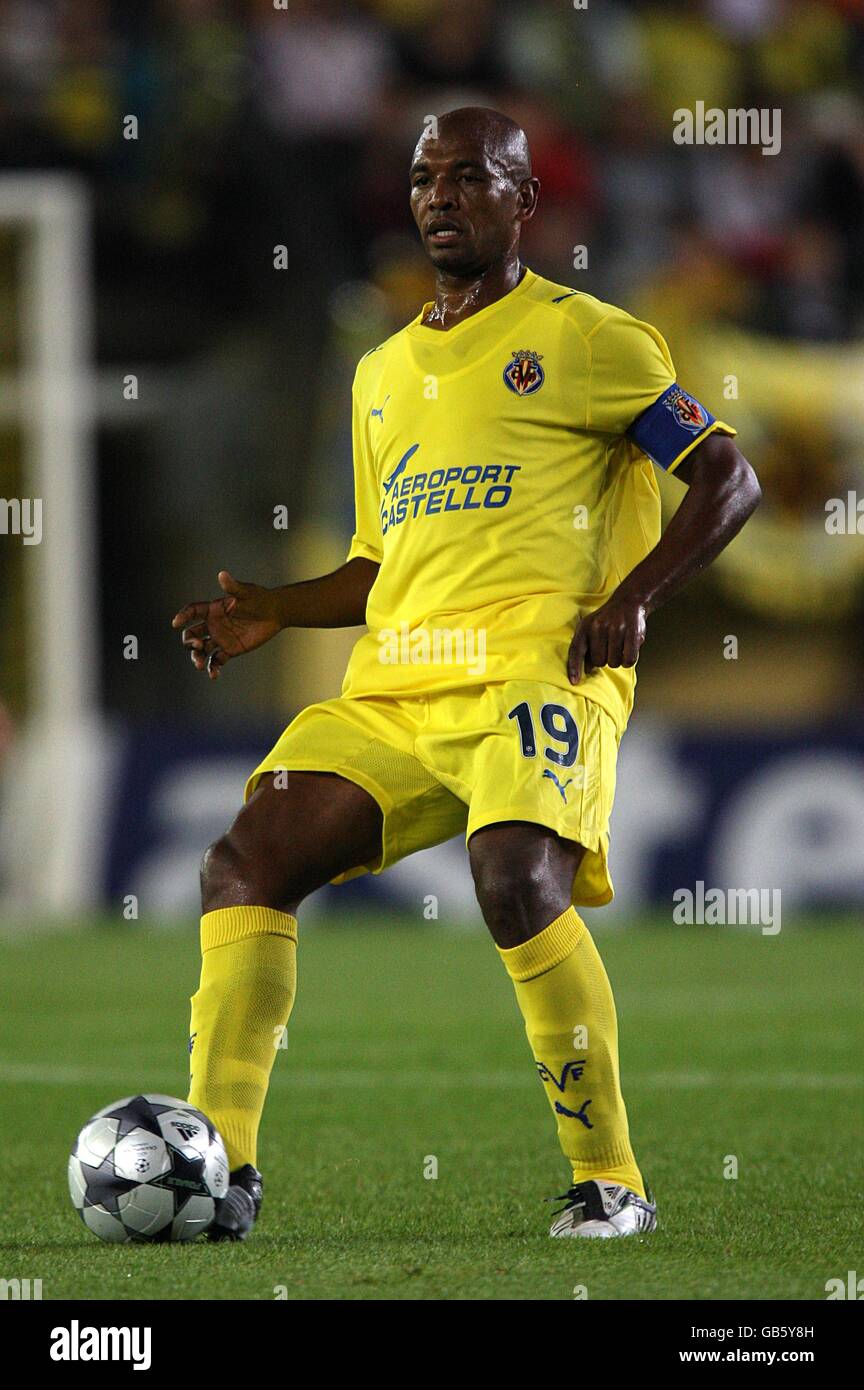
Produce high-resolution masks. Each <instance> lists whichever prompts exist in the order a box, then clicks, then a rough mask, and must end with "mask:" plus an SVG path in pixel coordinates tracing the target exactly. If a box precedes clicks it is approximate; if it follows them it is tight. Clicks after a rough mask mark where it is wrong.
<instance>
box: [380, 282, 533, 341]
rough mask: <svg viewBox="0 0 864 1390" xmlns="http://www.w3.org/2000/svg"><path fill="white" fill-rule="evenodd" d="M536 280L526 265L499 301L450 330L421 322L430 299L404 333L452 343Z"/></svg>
mask: <svg viewBox="0 0 864 1390" xmlns="http://www.w3.org/2000/svg"><path fill="white" fill-rule="evenodd" d="M536 279H537V276H536V275H535V273H534V271H533V270H529V269H528V267H527V265H526V266H525V273H524V275H523V276H522V279H521V280H520V281H519V284H518V285H515V286H514V287H513V289H512V290H509V291H508V292H507V294H502V296H501V298H500V299H495V300H493V302H492V303H491V304H486V305H485V306H484V307H483V308H482V309H478V310H477V312H476V314H469V315H468V317H467V319H462V321H461V322H460V323H455V324H454V325H453V327H452V328H430V327H429V325H428V324H427V323H424V322H423V319H424V318H425V316H426V314H427V313H428V312H429V310H430V309H431V308H432V305H433V304H434V303H435V301H434V299H430V300H429V301H428V303H426V304H424V305H423V308H422V309H421V310H420V313H419V314H418V315H417V317H416V319H412V320H411V322H410V323H409V324H406V331H407V332H409V333H413V334H416V335H417V336H418V337H420V338H422V339H423V340H424V342H435V343H452V341H453V339H454V337H458V335H459V334H460V333H461V332H462V331H463V329H466V328H470V326H471V325H472V324H475V323H478V322H480V321H481V320H484V319H487V318H491V316H492V315H493V314H496V313H497V312H498V310H499V309H503V308H504V307H505V305H507V304H512V303H513V300H514V299H518V298H519V296H520V295H521V294H524V293H525V291H526V290H527V289H529V288H530V286H531V285H533V283H534V281H535V280H536Z"/></svg>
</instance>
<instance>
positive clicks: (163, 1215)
mask: <svg viewBox="0 0 864 1390" xmlns="http://www.w3.org/2000/svg"><path fill="white" fill-rule="evenodd" d="M227 1191H228V1159H227V1157H226V1155H225V1145H224V1144H223V1143H222V1138H221V1136H220V1135H219V1133H218V1131H217V1130H216V1129H215V1128H214V1126H213V1125H212V1124H211V1123H210V1121H209V1120H208V1118H207V1116H206V1115H204V1114H202V1112H201V1111H200V1110H196V1109H195V1107H194V1106H193V1105H187V1103H186V1101H184V1100H177V1099H176V1098H175V1097H174V1096H159V1095H142V1096H127V1097H126V1099H125V1100H118V1101H116V1102H115V1104H114V1105H106V1107H105V1109H104V1110H100V1111H99V1113H98V1114H97V1115H94V1116H93V1118H92V1119H91V1120H88V1121H87V1123H86V1125H85V1126H84V1128H83V1129H82V1130H81V1133H80V1134H79V1135H78V1138H77V1139H76V1141H75V1144H74V1146H73V1149H72V1153H71V1154H70V1156H69V1192H70V1195H71V1197H72V1205H73V1206H74V1207H75V1210H76V1211H77V1212H78V1213H79V1215H80V1217H81V1220H82V1221H83V1222H84V1225H85V1226H86V1227H87V1228H88V1230H90V1231H92V1232H93V1234H94V1235H97V1236H98V1237H99V1239H100V1240H107V1241H110V1242H118V1241H129V1240H144V1241H169V1240H172V1241H173V1240H194V1239H195V1237H196V1236H199V1235H200V1234H201V1232H202V1231H206V1229H207V1227H208V1226H209V1225H210V1223H211V1221H212V1220H213V1216H214V1213H215V1210H216V1202H217V1201H218V1200H219V1199H220V1198H222V1197H224V1196H225V1194H226V1192H227Z"/></svg>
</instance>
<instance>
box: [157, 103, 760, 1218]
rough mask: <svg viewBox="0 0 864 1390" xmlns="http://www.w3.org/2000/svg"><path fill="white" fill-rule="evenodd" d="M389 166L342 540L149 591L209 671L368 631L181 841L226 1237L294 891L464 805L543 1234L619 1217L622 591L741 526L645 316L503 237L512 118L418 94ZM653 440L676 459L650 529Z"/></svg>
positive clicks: (385, 856) (641, 635)
mask: <svg viewBox="0 0 864 1390" xmlns="http://www.w3.org/2000/svg"><path fill="white" fill-rule="evenodd" d="M410 184H411V210H412V212H413V215H414V219H415V221H416V223H417V228H418V230H419V233H420V238H421V241H422V245H423V249H424V251H425V252H426V254H427V255H428V257H429V259H430V261H431V262H432V264H433V266H434V267H435V273H436V291H435V300H434V302H433V303H430V304H426V305H424V307H423V309H422V310H421V312H420V313H419V314H418V315H417V317H416V318H415V319H414V320H413V321H412V322H411V323H409V324H408V325H407V326H406V327H405V328H403V329H402V330H401V331H400V332H398V333H396V334H394V336H393V337H391V338H389V339H388V340H387V341H386V342H384V343H381V344H380V346H378V347H376V348H374V349H373V350H372V351H371V352H368V353H367V354H366V356H365V357H364V358H362V360H361V361H360V364H359V366H358V368H357V373H356V377H355V381H354V389H353V430H354V473H355V499H356V530H355V534H354V537H353V540H352V542H351V548H350V551H349V554H348V559H347V561H346V563H345V564H344V565H342V566H341V567H340V568H339V569H337V570H335V571H334V572H333V573H332V574H327V575H323V576H322V577H320V578H317V579H311V580H308V581H306V582H304V583H299V584H289V585H286V586H284V587H280V588H275V589H267V588H263V587H261V586H259V585H257V584H249V583H240V582H238V581H237V580H235V579H234V578H233V577H232V576H231V575H230V574H228V573H227V572H226V571H224V570H223V571H222V572H221V573H220V575H219V583H220V586H221V588H222V595H221V597H219V598H218V599H215V600H213V601H209V602H203V603H192V604H189V605H187V606H186V607H185V608H183V609H182V610H181V611H180V612H179V613H178V614H177V615H176V617H175V618H174V620H173V625H174V627H175V628H180V629H182V634H183V635H182V640H183V644H184V646H185V647H187V648H188V649H189V650H190V652H191V657H192V661H193V663H194V665H195V666H196V668H197V669H198V670H199V671H202V672H206V673H207V675H208V676H209V678H210V679H211V680H216V679H217V678H218V677H219V675H220V672H221V670H222V668H223V667H224V665H225V663H226V662H228V661H229V660H231V659H232V658H234V657H236V656H240V655H242V654H244V653H246V652H250V651H252V650H253V649H254V648H255V647H259V646H261V644H262V643H264V642H267V641H269V640H270V638H272V637H275V636H276V634H277V633H278V632H280V631H281V629H282V628H286V627H343V626H345V627H350V626H353V625H355V624H359V623H364V622H365V624H366V626H367V629H368V630H367V632H366V633H365V634H364V635H363V636H362V637H361V638H360V639H359V641H358V642H357V644H356V646H355V648H354V651H353V654H352V656H351V660H350V663H349V666H348V671H347V674H346V676H345V681H344V685H343V690H342V695H341V696H340V697H339V698H338V699H334V700H325V701H324V702H323V703H321V704H316V705H312V706H311V707H310V708H308V709H305V710H303V711H302V712H301V713H300V714H299V715H298V716H297V718H296V719H295V720H294V722H293V723H292V724H290V725H289V727H288V728H287V729H286V731H285V732H284V734H283V735H282V737H281V738H280V739H279V741H278V743H277V744H276V746H275V748H274V749H273V750H272V752H271V753H269V754H268V756H267V757H266V758H265V759H264V761H263V762H262V763H261V764H260V765H259V767H258V768H257V769H256V770H255V771H254V772H253V774H252V776H251V777H250V779H249V782H248V784H247V787H246V798H245V806H244V807H243V809H242V810H241V811H240V813H239V815H238V816H237V819H236V820H235V821H234V824H233V825H232V827H231V829H230V830H229V831H228V832H227V834H226V835H224V836H223V838H222V839H220V840H219V841H217V843H216V844H214V845H212V846H211V847H210V849H209V850H208V851H207V853H206V855H205V858H204V863H203V867H202V894H203V914H204V915H203V918H202V922H201V948H202V956H203V960H202V968H201V983H200V987H199V989H198V992H197V993H196V994H195V996H194V998H193V1000H192V1023H191V1039H190V1052H191V1089H190V1092H189V1100H190V1102H191V1103H192V1104H193V1105H196V1106H199V1107H200V1108H201V1109H202V1110H204V1111H205V1112H206V1113H207V1114H208V1115H209V1116H210V1118H211V1119H212V1120H213V1121H214V1123H215V1124H216V1125H217V1127H218V1128H219V1130H220V1131H221V1133H222V1135H223V1137H224V1139H225V1143H226V1146H227V1149H228V1155H229V1161H230V1165H231V1169H232V1173H231V1187H230V1189H229V1193H228V1196H227V1197H226V1198H225V1200H224V1202H223V1204H222V1207H221V1210H220V1213H219V1215H218V1216H217V1221H216V1224H215V1226H214V1227H213V1228H212V1232H211V1234H212V1236H213V1237H214V1238H216V1239H242V1238H243V1237H244V1236H245V1235H246V1234H247V1233H248V1231H249V1229H250V1227H251V1225H252V1223H253V1221H254V1219H255V1217H256V1215H257V1211H258V1208H259V1206H260V1202H261V1191H262V1182H261V1175H260V1173H259V1172H258V1171H257V1166H256V1165H257V1157H256V1143H257V1133H258V1127H259V1122H260V1119H261V1114H262V1110H263V1106H264V1100H265V1095H266V1092H267V1086H268V1081H269V1076H270V1069H271V1067H272V1064H273V1059H274V1056H275V1047H274V1037H276V1038H278V1036H279V1033H280V1030H281V1029H282V1028H283V1026H284V1025H285V1024H286V1023H287V1020H288V1017H289V1014H290V1012H291V1006H292V1003H293V1000H294V992H295V981H296V949H297V912H298V908H299V905H300V903H301V902H302V901H303V899H304V898H305V897H306V896H307V894H309V893H313V892H314V891H315V890H316V889H317V888H320V887H321V886H322V885H324V884H326V883H328V882H331V881H332V882H339V881H341V880H343V879H345V878H347V877H350V876H352V875H354V874H357V873H362V872H364V871H367V870H368V871H371V872H373V873H379V872H381V871H382V870H383V869H386V868H387V867H388V866H389V865H391V864H393V863H395V862H396V861H397V860H398V859H401V858H402V857H403V856H405V855H408V854H411V853H413V852H414V851H415V850H419V849H423V848H425V847H427V846H429V845H435V844H439V843H440V842H442V841H444V840H447V839H449V838H450V836H452V835H454V834H456V833H458V832H464V833H465V834H466V838H467V844H468V854H469V858H470V863H471V871H472V874H473V878H474V884H475V887H476V893H477V900H478V902H479V905H480V908H481V911H482V913H483V917H484V919H485V921H486V924H487V926H488V928H489V930H490V932H491V934H492V937H493V939H494V941H495V945H496V946H497V948H498V952H499V954H500V956H501V960H502V962H503V964H504V967H505V969H506V970H507V972H508V974H509V975H510V977H511V979H512V981H513V986H514V989H515V992H516V998H517V1001H518V1005H519V1008H520V1010H521V1012H522V1015H523V1017H524V1020H525V1030H526V1033H527V1035H528V1041H529V1043H530V1045H531V1049H532V1052H533V1054H534V1058H535V1062H536V1066H537V1071H538V1073H539V1077H540V1080H541V1082H542V1084H543V1086H544V1088H545V1090H546V1093H547V1096H548V1099H549V1103H550V1105H551V1108H552V1111H553V1113H554V1116H555V1120H556V1124H557V1128H558V1138H559V1141H560V1144H561V1148H562V1150H563V1152H564V1155H565V1157H566V1159H567V1161H568V1164H569V1167H570V1171H571V1173H572V1186H570V1188H569V1190H568V1191H567V1193H566V1194H564V1196H563V1197H562V1198H561V1200H562V1201H563V1202H564V1206H563V1208H562V1209H561V1210H560V1211H559V1212H558V1214H557V1215H556V1217H555V1219H554V1221H553V1224H552V1227H551V1234H552V1235H553V1236H626V1235H630V1234H633V1233H635V1232H644V1231H649V1230H652V1229H653V1228H654V1226H655V1225H656V1207H655V1204H654V1202H653V1199H652V1198H651V1196H650V1195H649V1193H648V1192H647V1190H646V1187H645V1182H644V1179H643V1177H642V1174H641V1172H640V1169H639V1167H638V1165H637V1162H636V1158H635V1156H634V1153H633V1150H632V1148H631V1145H630V1136H629V1132H628V1125H627V1115H626V1111H625V1108H624V1101H623V1099H622V1095H621V1088H620V1082H619V1071H618V1037H617V1022H616V1015H615V1006H614V1003H613V999H612V992H611V989H610V986H609V981H608V978H607V976H606V972H605V970H604V968H603V964H602V961H601V959H600V956H599V955H598V952H597V949H596V947H595V945H594V942H593V940H592V938H591V936H590V934H589V932H588V930H587V928H586V926H585V923H584V922H583V921H582V919H581V917H580V916H579V913H578V911H577V908H578V907H579V906H580V905H582V904H588V905H592V906H593V905H598V904H602V903H606V902H608V901H609V899H610V898H611V897H612V885H611V882H610V878H609V871H608V868H607V853H608V845H609V836H608V825H609V813H610V810H611V807H612V797H613V792H614V786H615V764H616V754H617V750H618V743H619V740H620V738H621V735H622V734H623V732H624V729H625V726H626V724H627V720H628V717H629V715H630V711H631V708H632V705H633V691H634V685H635V679H636V678H635V671H634V667H635V665H636V660H637V658H638V655H639V650H640V648H641V646H642V643H643V642H644V640H645V630H646V623H647V620H648V618H649V616H650V614H651V613H652V612H653V611H654V609H655V608H657V607H658V606H659V605H660V604H661V603H665V602H666V600H667V599H669V598H671V596H672V595H673V594H675V593H676V592H677V591H678V590H679V589H680V588H681V587H682V585H683V584H685V583H686V582H687V581H688V580H689V579H690V578H691V577H692V576H693V575H696V574H698V573H700V572H701V571H702V570H703V569H704V568H705V566H706V565H708V564H710V562H711V561H712V560H713V559H714V557H715V556H716V555H717V554H718V553H719V552H720V551H721V550H722V549H723V547H724V546H726V545H727V544H728V543H729V541H730V540H731V539H732V538H733V536H735V534H736V533H737V532H738V531H739V530H740V528H741V527H742V525H743V524H744V522H745V521H746V520H747V518H748V517H749V516H750V514H751V512H752V511H753V510H754V508H755V507H756V505H757V503H758V501H759V498H760V490H759V485H758V483H757V481H756V478H755V476H754V474H753V471H752V469H751V467H750V465H749V464H748V463H747V461H746V459H744V458H743V456H742V455H741V454H740V453H739V451H738V449H737V448H736V446H735V443H734V442H733V439H732V437H731V436H733V435H734V434H735V431H734V429H732V428H731V427H730V426H729V425H726V424H724V423H723V422H722V421H720V420H717V419H715V418H714V416H713V415H712V414H711V413H710V411H709V410H708V409H707V408H706V407H705V406H704V405H701V404H700V403H699V402H698V401H696V400H695V399H694V398H693V397H692V396H691V395H689V394H688V393H687V391H686V390H685V389H683V388H682V387H681V386H680V385H678V383H677V382H676V380H675V370H674V368H673V365H672V360H671V358H670V355H669V351H668V349H667V347H666V344H665V342H664V340H663V338H662V337H661V336H660V334H659V333H658V332H657V331H656V330H655V329H654V328H652V327H650V326H649V325H648V324H645V323H640V322H639V321H638V320H636V319H634V318H632V317H631V316H630V315H629V314H627V313H625V312H624V311H623V310H621V309H617V308H614V307H613V306H612V305H610V304H604V303H601V302H599V301H598V300H596V299H594V298H592V297H591V296H590V295H588V294H583V293H582V292H581V291H578V290H574V289H570V288H568V287H567V286H562V285H556V284H552V283H550V282H549V281H548V280H545V279H543V278H542V277H541V276H539V275H536V274H534V273H533V272H532V271H530V270H528V269H527V268H526V267H525V266H523V265H522V264H521V263H520V260H519V238H520V233H521V230H522V226H523V224H524V223H525V222H527V221H528V219H529V218H531V217H532V216H533V215H534V212H535V210H536V207H537V199H538V193H539V183H538V180H537V179H536V178H534V177H533V176H532V173H531V160H530V154H529V150H528V143H527V141H526V138H525V135H524V133H523V131H522V130H521V129H520V128H519V127H518V126H517V125H516V124H514V122H513V121H511V120H509V119H508V118H507V117H506V116H503V115H501V114H500V113H498V112H496V111H492V110H487V109H485V108H479V107H466V108H462V109H460V110H457V111H451V112H449V113H448V114H446V115H444V116H442V117H441V118H440V119H439V121H438V123H437V129H433V128H430V129H428V130H427V131H426V132H424V134H423V135H422V136H421V138H420V140H419V142H418V144H417V147H416V149H415V151H414V158H413V162H412V165H411V173H410ZM655 466H656V467H659V468H663V469H666V470H667V471H671V470H674V471H675V474H676V476H677V477H678V478H679V479H680V480H681V482H682V483H683V484H685V486H686V489H687V490H686V492H685V493H684V496H683V498H682V501H681V505H680V507H679V509H678V511H677V512H676V513H675V515H674V517H673V518H672V520H671V521H670V523H669V525H668V526H667V528H666V530H665V532H664V533H663V534H662V536H661V531H660V504H659V496H658V489H657V483H656V480H655V477H654V473H653V469H654V467H655Z"/></svg>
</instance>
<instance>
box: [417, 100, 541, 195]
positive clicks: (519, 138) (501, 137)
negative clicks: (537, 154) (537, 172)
mask: <svg viewBox="0 0 864 1390" xmlns="http://www.w3.org/2000/svg"><path fill="white" fill-rule="evenodd" d="M432 131H435V127H434V126H433V127H432ZM432 131H428V130H427V131H424V132H423V134H422V135H421V136H420V139H419V140H418V141H417V146H416V148H415V150H414V158H415V160H416V159H418V158H420V157H422V154H421V151H422V149H423V146H424V144H425V142H426V141H427V140H430V139H432V138H433V134H432ZM434 138H435V139H436V140H443V139H448V140H449V139H453V140H457V141H460V140H461V141H465V142H467V143H470V144H473V145H480V146H482V148H483V149H484V151H485V153H486V157H487V159H488V160H489V161H490V163H492V164H495V165H497V166H498V168H499V169H500V170H501V171H502V172H503V173H505V174H507V175H509V177H510V178H512V179H513V181H514V183H519V181H520V180H521V179H530V177H531V151H530V149H529V148H528V137H527V135H526V134H525V132H524V130H523V129H522V127H521V126H520V125H517V124H516V122H515V121H513V120H511V119H510V117H509V116H505V115H504V112H503V111H496V110H495V109H494V108H493V107H491V106H459V107H457V108H456V110H455V111H445V113H444V115H443V116H439V117H438V120H437V131H435V135H434Z"/></svg>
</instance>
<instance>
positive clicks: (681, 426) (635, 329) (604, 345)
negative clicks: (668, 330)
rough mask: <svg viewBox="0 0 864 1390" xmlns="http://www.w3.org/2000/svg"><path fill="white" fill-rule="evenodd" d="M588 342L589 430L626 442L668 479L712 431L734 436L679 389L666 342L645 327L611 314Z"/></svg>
mask: <svg viewBox="0 0 864 1390" xmlns="http://www.w3.org/2000/svg"><path fill="white" fill-rule="evenodd" d="M590 341H591V366H590V370H589V383H588V392H587V402H588V405H587V412H588V419H587V427H588V428H589V429H592V430H598V431H600V432H601V433H604V434H611V435H624V436H626V437H627V438H628V439H629V440H630V441H631V442H632V443H633V444H635V445H636V447H637V448H638V449H641V451H642V453H643V454H646V455H647V456H648V458H650V459H651V460H652V462H653V463H655V464H657V466H658V468H662V469H664V470H665V471H666V472H667V473H671V472H674V470H675V469H676V468H677V467H678V465H679V464H680V463H681V462H682V461H683V460H684V459H685V458H686V456H687V455H688V454H689V453H690V451H691V449H695V447H696V445H697V444H699V443H700V442H701V441H702V440H703V439H704V438H705V437H706V436H707V435H709V434H712V433H713V432H714V431H715V430H719V431H722V432H723V433H724V434H735V433H736V431H735V430H734V429H733V428H732V426H731V425H727V424H726V423H725V422H724V421H723V420H718V419H717V418H716V417H715V416H714V415H712V414H711V412H710V410H708V409H707V407H706V406H704V405H702V404H701V403H700V402H699V401H697V400H696V398H695V397H694V396H691V395H689V394H688V393H687V392H686V391H685V390H684V389H683V387H681V386H680V385H679V384H678V382H677V381H676V380H675V367H674V365H673V363H672V357H671V354H670V352H669V348H668V347H667V345H666V342H665V339H664V338H663V337H662V335H661V334H660V333H658V332H657V330H656V328H652V327H651V325H650V324H648V323H641V322H640V321H639V320H638V319H634V318H632V317H631V316H630V315H629V314H625V313H623V312H620V311H617V310H616V311H614V312H613V313H611V314H609V315H607V317H606V318H605V319H603V320H602V322H601V323H600V324H599V325H598V327H597V328H596V329H595V330H594V333H593V334H592V336H591V340H590Z"/></svg>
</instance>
